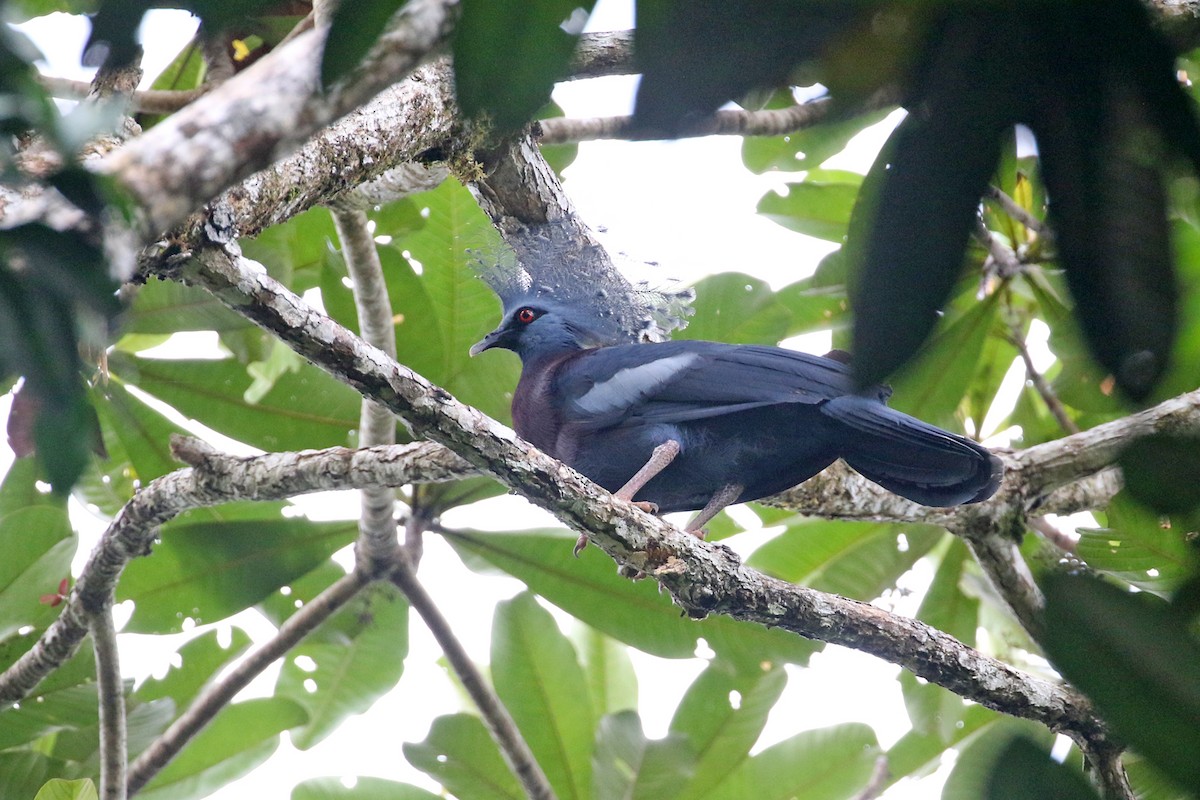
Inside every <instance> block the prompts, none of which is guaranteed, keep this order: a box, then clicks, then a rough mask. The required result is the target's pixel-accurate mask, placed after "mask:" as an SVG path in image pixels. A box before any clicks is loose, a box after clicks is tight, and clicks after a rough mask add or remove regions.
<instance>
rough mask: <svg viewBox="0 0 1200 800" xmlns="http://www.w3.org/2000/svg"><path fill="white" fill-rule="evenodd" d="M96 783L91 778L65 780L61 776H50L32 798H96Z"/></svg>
mask: <svg viewBox="0 0 1200 800" xmlns="http://www.w3.org/2000/svg"><path fill="white" fill-rule="evenodd" d="M99 796H100V795H98V794H97V793H96V784H94V783H92V781H91V779H89V778H84V779H82V780H78V781H65V780H63V779H62V778H52V779H51V780H48V781H46V785H45V786H43V787H42V788H41V789H40V790H39V791H38V793H37V796H36V797H34V798H33V800H98V798H99Z"/></svg>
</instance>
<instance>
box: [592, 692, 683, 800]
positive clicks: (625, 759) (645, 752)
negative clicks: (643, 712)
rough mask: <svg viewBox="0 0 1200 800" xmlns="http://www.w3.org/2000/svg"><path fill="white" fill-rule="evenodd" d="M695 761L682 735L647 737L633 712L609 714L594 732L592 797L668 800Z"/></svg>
mask: <svg viewBox="0 0 1200 800" xmlns="http://www.w3.org/2000/svg"><path fill="white" fill-rule="evenodd" d="M693 761H694V758H693V755H692V753H691V751H690V748H689V747H688V744H687V742H686V741H685V740H684V739H683V737H681V736H677V735H675V734H670V735H668V736H667V737H666V738H665V739H657V740H650V739H647V738H646V734H645V733H644V732H643V731H642V721H641V720H640V719H639V718H638V715H637V714H636V713H635V712H633V711H622V712H621V713H619V714H610V715H608V716H606V717H604V718H603V719H601V720H600V726H599V729H598V730H597V731H596V756H595V766H596V771H595V782H594V785H593V789H592V792H591V795H590V796H591V797H593V798H594V799H595V800H671V798H675V797H677V796H678V795H679V791H680V790H681V789H682V788H683V787H684V785H685V784H686V782H687V780H688V778H690V777H691V767H692V762H693Z"/></svg>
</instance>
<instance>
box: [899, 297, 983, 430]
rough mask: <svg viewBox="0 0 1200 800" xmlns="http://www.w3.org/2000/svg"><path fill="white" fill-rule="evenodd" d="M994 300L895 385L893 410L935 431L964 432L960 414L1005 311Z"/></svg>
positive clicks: (925, 348)
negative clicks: (936, 428)
mask: <svg viewBox="0 0 1200 800" xmlns="http://www.w3.org/2000/svg"><path fill="white" fill-rule="evenodd" d="M998 297H999V295H998V294H996V293H993V294H991V295H990V296H988V297H987V298H986V299H984V300H983V301H982V302H979V303H974V304H973V305H971V306H970V307H969V308H968V310H967V311H966V313H964V314H963V315H962V316H960V317H958V318H957V319H954V320H952V321H951V322H950V323H949V324H947V325H945V326H942V327H939V329H938V331H937V332H936V333H935V334H934V335H933V336H932V337H930V338H929V339H928V340H926V342H925V344H924V345H922V346H921V349H920V350H919V351H918V352H917V354H916V355H915V356H913V358H912V359H911V360H909V362H908V363H907V364H905V365H904V366H903V367H902V368H901V369H900V371H899V373H897V374H896V375H894V376H893V377H892V379H891V384H892V390H893V391H892V400H891V402H890V405H892V406H893V407H895V408H897V409H899V410H900V411H903V412H905V413H906V414H912V415H913V416H914V417H918V418H919V419H923V420H926V421H928V422H930V423H932V424H934V425H939V426H941V427H945V428H953V429H958V430H960V431H961V429H962V423H960V422H958V420H957V419H956V417H955V411H956V410H957V409H958V406H959V404H960V403H961V402H962V400H963V397H964V396H965V395H966V394H967V392H968V391H969V390H970V388H971V386H972V384H973V379H974V377H975V375H976V373H977V371H978V367H979V360H980V356H981V355H982V353H983V348H984V346H985V345H986V343H987V340H988V334H989V333H990V332H991V330H992V328H993V325H994V323H995V320H996V315H997V310H998V308H999V302H998Z"/></svg>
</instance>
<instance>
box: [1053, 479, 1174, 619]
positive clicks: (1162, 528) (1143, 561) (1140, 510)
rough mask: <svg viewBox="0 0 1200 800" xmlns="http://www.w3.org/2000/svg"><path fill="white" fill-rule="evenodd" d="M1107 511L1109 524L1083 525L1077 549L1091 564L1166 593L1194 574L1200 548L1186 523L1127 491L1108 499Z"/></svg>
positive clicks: (1153, 590)
mask: <svg viewBox="0 0 1200 800" xmlns="http://www.w3.org/2000/svg"><path fill="white" fill-rule="evenodd" d="M1106 516H1107V518H1108V520H1107V521H1108V525H1107V527H1104V528H1081V529H1080V531H1079V533H1080V539H1079V543H1078V545H1077V548H1078V549H1077V552H1078V554H1079V557H1080V558H1082V559H1083V560H1084V561H1086V562H1087V564H1088V566H1090V567H1092V568H1094V569H1098V570H1101V571H1103V572H1106V573H1108V574H1110V575H1113V576H1114V577H1117V578H1120V579H1121V580H1123V581H1127V582H1128V583H1130V584H1132V585H1134V586H1137V587H1138V588H1140V589H1144V590H1146V591H1150V592H1154V593H1156V594H1159V595H1164V596H1165V595H1168V594H1170V593H1171V592H1172V591H1174V590H1175V589H1176V588H1178V587H1179V585H1180V583H1181V582H1182V581H1184V580H1186V579H1187V577H1188V576H1189V575H1190V574H1192V572H1193V570H1194V565H1195V558H1196V554H1195V552H1194V549H1193V548H1191V547H1190V546H1189V545H1188V542H1187V537H1188V533H1187V530H1186V529H1185V527H1184V526H1181V525H1179V524H1172V523H1171V522H1170V521H1169V520H1165V519H1163V518H1162V517H1160V516H1159V515H1158V514H1155V513H1154V512H1153V511H1151V510H1150V509H1147V508H1146V507H1145V506H1143V505H1141V504H1140V503H1137V502H1134V501H1132V500H1131V499H1130V498H1129V497H1128V496H1127V495H1126V494H1123V493H1122V494H1118V495H1117V496H1116V497H1115V498H1113V501H1112V502H1111V503H1109V505H1108V509H1107V512H1106Z"/></svg>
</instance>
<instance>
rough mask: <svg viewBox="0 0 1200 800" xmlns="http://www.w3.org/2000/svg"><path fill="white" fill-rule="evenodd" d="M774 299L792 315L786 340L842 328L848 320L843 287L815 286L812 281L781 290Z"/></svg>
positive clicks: (805, 281)
mask: <svg viewBox="0 0 1200 800" xmlns="http://www.w3.org/2000/svg"><path fill="white" fill-rule="evenodd" d="M775 299H776V301H778V302H779V303H781V304H782V305H783V306H784V308H786V309H787V310H788V311H790V312H792V321H791V322H790V323H789V325H788V329H787V333H786V335H787V336H797V335H799V334H802V333H812V332H813V331H818V330H828V329H829V328H837V327H842V326H844V325H845V324H846V320H847V319H848V318H849V314H848V311H847V309H848V308H849V301H848V300H847V299H846V289H845V287H843V286H819V285H817V283H816V281H815V280H814V279H813V278H805V279H804V280H802V281H797V282H795V283H793V284H790V285H788V286H785V287H783V288H782V289H780V290H779V291H778V292H776V293H775Z"/></svg>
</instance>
